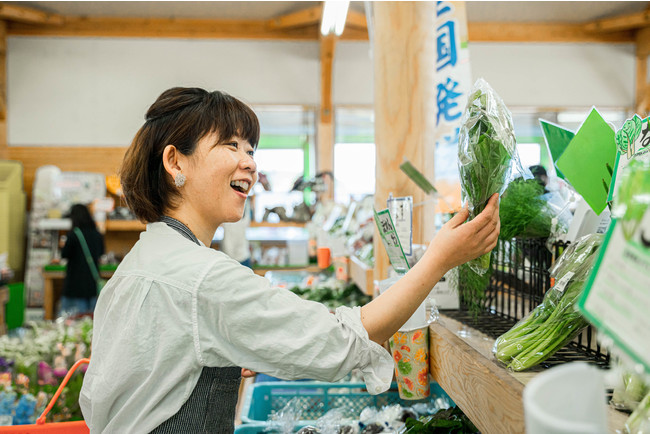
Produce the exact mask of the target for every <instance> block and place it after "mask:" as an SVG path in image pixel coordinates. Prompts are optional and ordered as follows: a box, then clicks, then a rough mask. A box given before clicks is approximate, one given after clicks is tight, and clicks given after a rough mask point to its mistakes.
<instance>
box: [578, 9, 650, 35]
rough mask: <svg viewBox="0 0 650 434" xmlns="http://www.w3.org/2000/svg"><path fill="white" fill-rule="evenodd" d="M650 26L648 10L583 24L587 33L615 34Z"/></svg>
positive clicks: (649, 12) (649, 11)
mask: <svg viewBox="0 0 650 434" xmlns="http://www.w3.org/2000/svg"><path fill="white" fill-rule="evenodd" d="M647 26H650V10H646V11H643V12H636V13H633V14H627V15H620V16H618V17H612V18H603V19H600V20H595V21H592V22H590V23H587V24H584V28H585V30H586V31H588V32H617V31H621V30H633V29H638V28H641V27H647Z"/></svg>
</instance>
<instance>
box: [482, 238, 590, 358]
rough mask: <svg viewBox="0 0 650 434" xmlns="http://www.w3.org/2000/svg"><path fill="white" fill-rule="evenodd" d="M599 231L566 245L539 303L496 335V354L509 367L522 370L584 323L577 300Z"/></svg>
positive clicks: (552, 351) (550, 352)
mask: <svg viewBox="0 0 650 434" xmlns="http://www.w3.org/2000/svg"><path fill="white" fill-rule="evenodd" d="M601 242H602V235H600V234H593V235H587V236H585V237H583V238H581V239H579V240H577V241H576V242H575V243H574V244H572V245H571V246H569V247H568V248H567V249H566V250H565V251H564V253H563V254H562V256H560V258H558V260H557V261H556V263H555V265H554V266H553V267H552V269H551V276H552V277H555V278H556V282H555V286H553V288H551V289H550V290H549V291H548V292H547V293H546V295H545V296H544V300H543V301H542V303H541V304H540V305H539V306H537V307H536V308H535V309H533V310H532V311H531V312H530V313H529V314H528V315H527V316H526V317H524V318H523V319H522V320H521V321H519V322H518V323H517V324H515V326H514V327H513V328H512V329H510V330H508V331H507V332H506V333H504V334H503V335H501V336H500V337H499V338H497V340H496V342H495V345H494V353H495V357H496V358H497V359H498V360H499V361H501V362H502V363H504V364H506V365H507V367H508V368H509V369H512V370H514V371H523V370H525V369H529V368H531V367H533V366H536V365H538V364H539V363H541V362H543V361H544V360H546V359H548V358H549V357H551V356H552V355H553V354H555V353H556V352H557V351H558V350H559V349H560V348H562V347H563V346H564V345H566V344H567V343H568V342H570V341H571V340H573V338H575V337H576V336H577V335H578V333H580V331H581V330H582V329H584V328H585V327H587V325H588V322H587V320H586V319H585V318H584V317H583V316H582V315H581V314H580V313H579V312H578V311H577V309H576V303H577V301H578V299H579V298H580V294H581V293H582V290H583V289H584V286H585V284H586V281H587V279H588V277H589V274H590V273H591V269H592V268H593V265H594V262H595V260H596V256H597V255H596V252H597V251H598V247H599V246H600V244H601Z"/></svg>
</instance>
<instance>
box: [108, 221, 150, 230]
mask: <svg viewBox="0 0 650 434" xmlns="http://www.w3.org/2000/svg"><path fill="white" fill-rule="evenodd" d="M144 230H145V225H144V223H141V222H140V221H138V220H106V231H107V232H108V231H125V232H128V231H133V232H142V231H144Z"/></svg>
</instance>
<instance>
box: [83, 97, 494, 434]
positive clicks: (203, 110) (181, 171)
mask: <svg viewBox="0 0 650 434" xmlns="http://www.w3.org/2000/svg"><path fill="white" fill-rule="evenodd" d="M259 137H260V128H259V120H258V119H257V116H256V115H255V113H254V112H253V110H252V109H251V108H250V107H248V106H247V105H246V104H244V103H243V102H241V101H240V100H238V99H236V98H234V97H232V96H230V95H228V94H226V93H224V92H219V91H214V92H207V91H206V90H203V89H199V88H183V87H175V88H172V89H168V90H166V91H165V92H163V93H162V94H161V95H160V96H159V97H158V99H157V100H156V101H155V102H154V103H153V104H152V105H151V107H150V108H149V110H148V111H147V113H146V116H145V123H144V125H143V126H142V127H141V128H140V130H139V131H138V132H137V134H136V136H135V138H134V140H133V142H132V144H131V146H130V147H129V148H128V149H127V151H126V154H125V156H124V161H123V163H122V168H121V169H120V173H121V175H120V176H121V180H122V188H123V190H124V194H125V197H126V202H127V204H128V206H129V208H131V210H132V211H133V212H134V214H135V215H136V216H137V217H138V218H139V219H140V220H141V221H143V222H147V230H146V231H145V232H143V233H142V234H140V239H139V240H138V242H137V243H136V244H135V245H134V246H133V248H132V249H131V251H130V252H129V253H128V254H127V255H126V256H125V257H124V260H123V261H122V262H121V263H120V265H119V266H118V268H117V270H116V272H115V274H114V275H113V277H112V278H111V279H110V280H109V281H108V283H107V284H106V286H104V289H103V290H102V292H101V294H100V296H99V299H98V301H97V308H96V309H95V316H94V322H93V339H92V348H93V355H92V357H91V359H90V364H89V366H88V370H87V371H86V374H85V376H84V379H83V387H82V389H81V393H80V395H79V404H80V406H81V410H82V412H83V416H84V420H85V422H86V424H87V425H88V427H89V428H90V432H91V433H99V432H102V433H120V434H127V433H154V434H163V433H164V434H166V433H197V432H201V433H228V434H231V433H233V431H234V423H235V408H236V405H237V398H238V392H239V385H240V382H241V377H242V376H252V375H254V374H253V373H254V372H259V373H263V374H266V375H270V376H273V377H277V378H282V379H285V380H297V379H302V378H312V379H314V380H321V381H336V380H339V379H341V378H343V377H344V376H345V375H346V374H348V373H349V372H350V371H351V370H352V369H359V370H360V371H361V373H362V375H363V377H364V380H365V382H366V387H367V388H368V390H369V391H370V393H373V394H378V393H381V392H383V391H386V390H388V388H390V385H391V379H392V377H393V372H394V365H393V359H392V357H391V355H390V354H389V353H388V351H386V349H385V348H383V347H382V346H381V344H382V343H384V342H386V341H387V340H388V338H390V337H391V336H392V335H393V334H394V333H395V332H396V331H397V330H398V329H399V328H400V327H401V326H402V325H403V324H404V323H405V322H406V321H407V320H408V318H409V317H410V316H411V315H412V314H413V312H415V310H416V309H417V308H418V307H419V306H420V304H421V303H422V302H423V301H424V300H425V298H426V297H427V296H428V295H429V293H430V292H431V289H432V288H433V286H434V285H435V284H436V283H438V281H439V280H440V279H441V278H442V276H443V275H444V274H445V273H446V272H447V271H448V270H449V269H451V268H453V267H455V266H457V265H459V264H462V263H464V262H467V261H468V260H471V259H474V258H476V257H478V256H480V255H482V254H484V253H486V252H489V251H491V250H492V249H493V248H494V247H495V246H496V243H497V239H498V235H499V228H500V223H499V207H498V194H494V195H493V196H492V197H491V198H490V200H489V202H488V204H487V206H486V207H485V210H484V211H483V212H482V213H481V214H480V215H479V216H477V217H476V218H474V219H473V220H472V221H470V222H467V223H465V220H467V218H468V216H469V213H468V211H467V209H465V210H462V211H460V212H459V213H458V214H456V216H455V217H453V218H452V219H451V220H450V221H449V222H448V223H447V224H445V225H444V226H443V227H442V228H441V229H440V230H439V231H438V232H437V234H436V236H435V238H434V239H433V240H432V241H431V243H430V244H429V248H428V249H427V251H426V252H425V253H424V255H423V257H422V258H421V259H420V261H419V262H418V263H417V264H416V265H415V266H414V267H413V268H411V269H410V270H409V271H408V273H406V274H405V275H404V276H403V277H402V278H401V279H400V280H399V281H398V282H397V283H395V284H394V285H393V286H392V287H391V288H389V289H388V290H386V291H385V292H384V293H383V294H382V295H380V296H379V297H377V298H376V299H374V300H373V301H371V302H370V303H368V304H366V305H364V306H361V307H359V306H357V307H354V308H351V307H346V306H342V307H339V308H337V309H336V311H335V312H334V314H332V313H330V311H329V309H328V308H327V307H325V306H324V305H323V304H321V303H315V302H313V301H309V300H304V299H302V298H300V297H298V296H297V295H296V294H294V293H293V292H291V291H288V290H286V289H283V288H276V287H272V286H271V284H270V282H269V280H267V279H265V278H264V277H262V276H258V275H256V274H255V273H254V272H253V270H251V269H250V268H247V267H244V266H242V265H241V264H240V263H239V262H237V261H235V260H234V259H232V258H230V257H229V256H228V255H226V254H224V253H223V252H220V251H218V250H215V249H212V248H210V244H211V242H212V239H213V237H214V234H215V232H216V230H217V228H218V227H219V226H220V225H221V224H223V223H228V222H236V221H238V220H240V219H241V218H242V215H243V214H244V208H245V204H246V200H247V197H248V195H249V194H250V192H251V188H252V187H253V185H254V184H255V182H256V181H257V178H258V174H257V165H256V163H255V160H254V155H255V150H256V148H257V144H258V142H259Z"/></svg>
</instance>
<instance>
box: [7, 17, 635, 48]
mask: <svg viewBox="0 0 650 434" xmlns="http://www.w3.org/2000/svg"><path fill="white" fill-rule="evenodd" d="M350 12H353V13H352V15H348V20H349V21H350V22H351V23H355V24H354V25H350V26H349V27H348V26H346V29H345V31H344V32H343V34H342V35H341V37H340V38H339V40H343V41H346V40H368V32H367V29H366V28H361V27H357V25H361V23H362V21H361V17H360V16H359V15H362V14H359V15H356V14H355V13H354V11H350ZM357 14H358V13H357ZM363 19H364V20H365V16H363ZM319 27H320V25H319V23H314V24H312V25H309V26H304V27H291V28H289V27H285V28H275V29H272V28H270V27H269V21H268V20H213V19H181V18H176V19H174V18H169V19H167V18H108V17H65V19H64V23H63V24H62V25H46V24H45V25H30V24H24V23H17V22H9V23H8V26H7V34H8V36H48V37H49V36H63V37H65V36H69V37H109V38H122V37H126V38H129V37H133V38H200V39H275V40H311V41H318V40H319V37H320V36H319V35H320V32H319ZM468 27H469V40H470V42H600V43H609V42H612V43H618V42H634V41H635V32H634V31H632V30H627V31H619V32H609V33H602V32H589V31H586V30H585V26H584V25H582V24H565V23H498V22H482V23H477V22H470V23H468Z"/></svg>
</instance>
